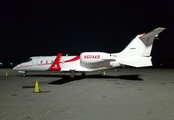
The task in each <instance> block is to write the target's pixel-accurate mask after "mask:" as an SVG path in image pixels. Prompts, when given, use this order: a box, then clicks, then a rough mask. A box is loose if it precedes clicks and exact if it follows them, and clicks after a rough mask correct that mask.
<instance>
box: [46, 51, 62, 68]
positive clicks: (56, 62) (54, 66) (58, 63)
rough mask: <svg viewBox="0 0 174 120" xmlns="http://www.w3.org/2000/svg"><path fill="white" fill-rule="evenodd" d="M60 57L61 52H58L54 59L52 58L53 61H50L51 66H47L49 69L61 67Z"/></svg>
mask: <svg viewBox="0 0 174 120" xmlns="http://www.w3.org/2000/svg"><path fill="white" fill-rule="evenodd" d="M61 57H62V53H59V54H58V55H57V57H56V59H55V60H54V62H53V63H52V65H51V67H50V68H49V70H50V71H56V70H61V67H60V60H61Z"/></svg>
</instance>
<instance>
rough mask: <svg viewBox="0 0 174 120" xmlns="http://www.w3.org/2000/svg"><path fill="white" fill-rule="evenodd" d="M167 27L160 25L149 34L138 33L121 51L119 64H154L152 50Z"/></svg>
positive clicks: (143, 65) (135, 65)
mask: <svg viewBox="0 0 174 120" xmlns="http://www.w3.org/2000/svg"><path fill="white" fill-rule="evenodd" d="M164 29H165V28H163V27H159V28H156V29H154V30H153V31H151V32H149V33H147V34H141V35H137V36H136V37H135V38H134V39H133V40H132V41H131V42H130V43H129V44H128V46H127V47H126V48H125V49H124V50H123V51H121V52H120V53H119V64H120V65H122V66H132V67H147V66H152V62H151V58H152V57H151V56H150V54H151V51H152V47H153V42H154V40H155V38H156V37H157V36H158V34H159V33H161V32H162V31H163V30H164Z"/></svg>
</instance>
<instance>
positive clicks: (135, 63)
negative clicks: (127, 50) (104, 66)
mask: <svg viewBox="0 0 174 120" xmlns="http://www.w3.org/2000/svg"><path fill="white" fill-rule="evenodd" d="M151 58H152V57H139V58H132V59H125V60H122V61H120V62H119V64H120V65H123V66H132V67H147V66H152V62H151Z"/></svg>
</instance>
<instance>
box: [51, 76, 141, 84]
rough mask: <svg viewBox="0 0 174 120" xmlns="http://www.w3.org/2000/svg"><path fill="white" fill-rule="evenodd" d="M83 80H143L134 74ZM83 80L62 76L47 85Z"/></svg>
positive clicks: (78, 77)
mask: <svg viewBox="0 0 174 120" xmlns="http://www.w3.org/2000/svg"><path fill="white" fill-rule="evenodd" d="M85 78H92V79H95V78H101V79H106V78H107V79H108V78H109V79H114V78H115V79H123V80H131V81H143V79H141V78H140V77H139V75H137V74H135V75H119V76H110V75H105V76H101V75H98V74H97V75H96V74H94V75H87V76H86V77H85ZM85 78H82V77H81V76H75V77H74V78H73V79H70V78H69V76H68V75H66V76H65V75H64V76H63V77H62V78H61V79H59V80H55V81H53V82H50V83H48V84H53V85H54V84H55V85H62V84H65V83H69V82H73V81H79V80H82V79H85Z"/></svg>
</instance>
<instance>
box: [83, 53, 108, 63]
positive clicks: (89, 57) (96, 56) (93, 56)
mask: <svg viewBox="0 0 174 120" xmlns="http://www.w3.org/2000/svg"><path fill="white" fill-rule="evenodd" d="M107 56H110V54H108V53H104V52H83V53H81V54H80V60H81V62H83V63H97V62H102V61H104V60H103V59H102V58H103V57H107Z"/></svg>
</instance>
